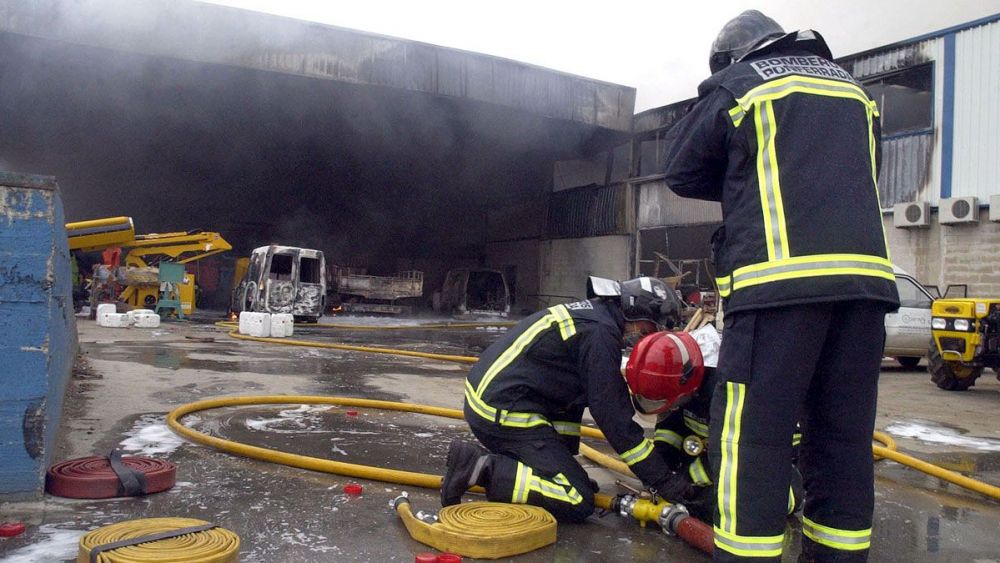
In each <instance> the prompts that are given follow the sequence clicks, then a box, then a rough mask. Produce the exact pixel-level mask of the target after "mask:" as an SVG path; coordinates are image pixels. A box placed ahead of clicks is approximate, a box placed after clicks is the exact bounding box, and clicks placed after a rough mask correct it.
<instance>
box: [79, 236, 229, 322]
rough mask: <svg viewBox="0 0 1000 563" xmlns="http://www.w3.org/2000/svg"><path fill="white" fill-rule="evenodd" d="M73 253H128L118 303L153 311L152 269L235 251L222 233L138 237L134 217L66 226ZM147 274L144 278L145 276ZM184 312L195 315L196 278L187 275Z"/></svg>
mask: <svg viewBox="0 0 1000 563" xmlns="http://www.w3.org/2000/svg"><path fill="white" fill-rule="evenodd" d="M66 234H67V236H68V238H69V249H70V250H81V251H87V252H92V251H97V250H104V249H106V248H113V247H122V248H124V249H128V254H126V256H125V266H126V267H127V270H126V281H127V282H128V283H127V285H126V287H125V289H124V290H123V291H122V292H121V294H120V295H119V296H118V298H119V300H121V301H124V302H126V303H128V304H129V305H132V306H133V307H137V308H142V309H151V308H153V307H154V306H155V305H156V301H157V300H158V299H159V293H160V288H159V283H158V281H157V279H156V277H155V276H156V274H155V272H153V270H152V268H155V267H156V265H157V264H159V263H160V262H161V261H170V262H174V263H177V264H187V263H188V262H193V261H195V260H200V259H202V258H206V257H208V256H212V255H213V254H218V253H220V252H225V251H227V250H231V249H232V248H233V247H232V246H231V245H230V244H229V243H228V242H227V241H226V239H224V238H222V235H220V234H219V233H214V232H209V231H197V230H195V231H180V232H174V233H154V234H149V235H136V234H135V227H134V226H133V223H132V218H131V217H111V218H107V219H95V220H92V221H80V222H77V223H67V224H66ZM143 274H145V276H144V275H143ZM180 299H181V310H182V311H183V312H184V314H185V315H188V314H191V313H193V312H194V302H195V276H194V274H193V273H190V272H188V273H187V274H185V276H184V282H183V283H182V284H180Z"/></svg>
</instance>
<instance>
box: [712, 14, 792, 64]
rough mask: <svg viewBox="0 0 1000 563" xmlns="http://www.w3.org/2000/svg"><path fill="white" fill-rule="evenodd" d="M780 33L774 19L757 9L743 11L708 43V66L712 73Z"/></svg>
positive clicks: (783, 33) (781, 33)
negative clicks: (710, 44) (709, 50)
mask: <svg viewBox="0 0 1000 563" xmlns="http://www.w3.org/2000/svg"><path fill="white" fill-rule="evenodd" d="M784 35H785V30H783V29H781V26H780V25H778V22H776V21H774V20H772V19H771V18H769V17H767V16H765V15H764V14H762V13H761V12H758V11H757V10H747V11H745V12H743V13H742V14H740V15H738V16H736V17H735V18H733V19H731V20H729V22H727V23H726V25H724V26H722V31H720V32H719V36H718V37H716V38H715V41H714V42H713V43H712V52H711V54H710V55H709V57H708V66H709V68H710V69H711V70H712V74H715V73H716V72H719V71H720V70H722V69H724V68H726V67H728V66H729V65H731V64H733V63H735V62H737V61H739V60H740V59H742V58H743V57H745V56H747V54H749V53H750V52H752V51H754V50H755V49H758V48H760V47H762V46H764V45H766V44H767V43H768V42H769V41H771V40H774V39H777V38H780V37H783V36H784Z"/></svg>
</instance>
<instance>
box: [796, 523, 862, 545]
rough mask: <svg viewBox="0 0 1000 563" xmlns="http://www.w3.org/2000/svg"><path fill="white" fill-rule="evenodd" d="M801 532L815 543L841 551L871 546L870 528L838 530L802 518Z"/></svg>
mask: <svg viewBox="0 0 1000 563" xmlns="http://www.w3.org/2000/svg"><path fill="white" fill-rule="evenodd" d="M802 533H803V534H805V535H806V537H808V538H809V539H811V540H813V541H814V542H816V543H819V544H823V545H825V546H827V547H832V548H833V549H840V550H843V551H860V550H862V549H868V548H869V547H871V543H872V542H871V540H872V529H871V528H868V529H867V530H838V529H837V528H831V527H829V526H823V525H822V524H817V523H816V522H813V521H812V520H810V519H808V518H805V517H803V518H802Z"/></svg>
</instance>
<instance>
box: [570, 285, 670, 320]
mask: <svg viewBox="0 0 1000 563" xmlns="http://www.w3.org/2000/svg"><path fill="white" fill-rule="evenodd" d="M587 297H588V298H593V297H619V298H620V300H621V306H622V314H623V315H624V316H625V320H627V321H650V322H652V323H654V324H656V325H657V327H661V328H673V327H674V326H676V325H677V323H678V322H679V321H680V318H681V310H682V309H683V305H682V304H681V300H680V298H678V297H677V293H676V292H675V291H674V290H673V289H672V288H670V287H669V286H667V284H665V283H663V281H662V280H660V279H657V278H651V277H641V278H635V279H631V280H627V281H623V282H620V283H619V282H617V281H614V280H609V279H604V278H597V277H591V278H590V279H589V280H588V281H587Z"/></svg>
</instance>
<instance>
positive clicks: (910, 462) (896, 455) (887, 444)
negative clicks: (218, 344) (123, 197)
mask: <svg viewBox="0 0 1000 563" xmlns="http://www.w3.org/2000/svg"><path fill="white" fill-rule="evenodd" d="M216 324H217V325H219V326H223V327H225V328H233V323H226V322H222V323H216ZM313 326H316V325H313ZM333 326H335V327H337V328H344V326H343V325H333ZM424 326H427V325H424ZM445 326H446V327H449V328H450V327H454V326H455V325H445ZM478 326H489V325H478ZM406 328H413V327H412V326H411V327H406ZM229 335H230V336H232V337H234V338H239V339H243V340H256V341H260V342H268V343H272V344H285V345H289V346H309V347H315V348H334V349H340V350H352V351H356V352H372V353H377V354H392V355H399V356H414V357H421V358H428V359H434V360H442V361H450V362H461V363H475V362H476V361H477V360H478V358H476V357H475V356H452V355H446V354H429V353H425V352H414V351H410V350H397V349H393V348H370V347H366V346H352V345H347V344H329V343H324V342H311V341H307V340H288V339H284V338H257V337H250V336H245V335H242V334H239V333H237V332H236V331H235V330H234V331H232V332H230V333H229ZM456 412H458V411H456ZM440 416H445V415H440ZM587 430H592V431H594V432H597V433H598V434H599V435H598V436H591V437H595V438H602V439H603V437H604V435H603V434H600V431H599V430H593V429H587V428H584V432H585V433H584V436H588V434H587V433H586V431H587ZM872 439H873V440H874V441H877V442H881V443H882V444H883V446H876V445H873V446H872V453H873V454H874V456H875V460H876V461H877V460H879V459H882V458H887V459H891V460H892V461H895V462H896V463H899V464H902V465H905V466H907V467H910V468H912V469H916V470H917V471H922V472H924V473H926V474H928V475H931V476H933V477H937V478H938V479H942V480H944V481H947V482H949V483H952V484H955V485H958V486H959V487H962V488H964V489H968V490H970V491H973V492H976V493H979V494H982V495H985V496H987V497H990V498H992V499H996V500H1000V487H997V486H995V485H991V484H989V483H984V482H982V481H978V480H976V479H972V478H970V477H966V476H964V475H961V474H959V473H956V472H954V471H951V470H948V469H945V468H943V467H939V466H937V465H934V464H931V463H927V462H926V461H922V460H920V459H917V458H915V457H912V456H909V455H906V454H904V453H900V452H898V451H896V443H895V441H894V440H893V439H892V437H890V436H889V435H888V434H886V433H884V432H875V433H874V435H873V436H872ZM580 453H582V454H583V455H584V456H586V457H588V458H590V459H592V460H594V461H596V462H598V463H602V462H600V461H597V460H596V459H594V458H593V457H591V455H593V454H599V455H600V452H597V451H596V450H593V449H592V448H589V447H587V446H585V445H581V447H580ZM602 460H603V461H604V462H614V463H615V464H616V467H615V468H614V469H615V470H616V471H619V472H621V473H624V474H626V475H628V474H630V472H628V471H621V470H620V468H621V467H622V466H623V465H624V464H623V463H621V462H619V461H618V460H616V459H614V458H611V457H610V456H604V458H602ZM602 464H603V463H602ZM618 464H621V465H618ZM625 467H627V466H625Z"/></svg>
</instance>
